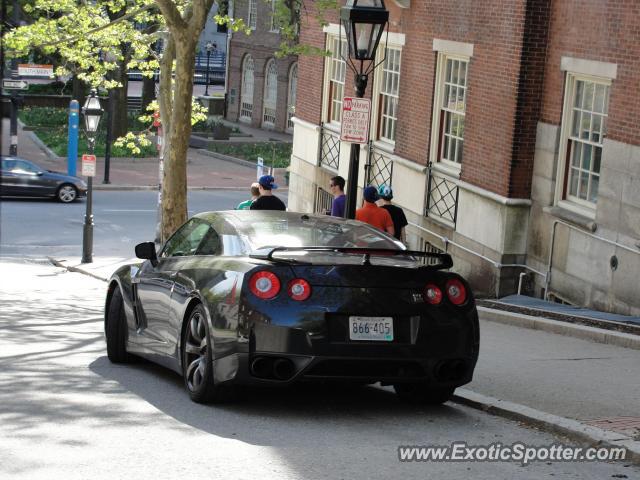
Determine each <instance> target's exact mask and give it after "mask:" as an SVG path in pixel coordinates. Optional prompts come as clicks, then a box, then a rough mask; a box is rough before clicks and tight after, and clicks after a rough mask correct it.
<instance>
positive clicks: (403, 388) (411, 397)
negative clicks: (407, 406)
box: [393, 383, 455, 405]
mask: <svg viewBox="0 0 640 480" xmlns="http://www.w3.org/2000/svg"><path fill="white" fill-rule="evenodd" d="M393 389H394V390H395V391H396V395H398V397H400V399H401V400H403V401H405V402H407V403H414V404H417V403H419V404H423V405H440V404H442V403H444V402H446V401H447V400H450V399H451V397H452V396H453V392H454V391H455V387H429V386H428V385H427V384H425V383H396V384H395V385H394V386H393Z"/></svg>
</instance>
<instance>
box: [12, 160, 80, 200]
mask: <svg viewBox="0 0 640 480" xmlns="http://www.w3.org/2000/svg"><path fill="white" fill-rule="evenodd" d="M0 159H1V160H2V174H1V175H0V178H1V179H2V186H1V188H0V195H2V196H11V197H14V196H15V197H50V198H55V199H57V200H58V201H60V202H62V203H71V202H73V201H74V200H76V199H78V198H80V197H82V196H84V195H86V193H87V184H86V183H85V182H84V180H82V179H81V178H78V177H72V176H70V175H66V174H64V173H58V172H52V171H51V170H45V169H44V168H41V167H40V166H38V165H36V164H35V163H33V162H31V161H29V160H25V159H23V158H18V157H0Z"/></svg>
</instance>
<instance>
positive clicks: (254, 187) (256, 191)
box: [236, 182, 260, 210]
mask: <svg viewBox="0 0 640 480" xmlns="http://www.w3.org/2000/svg"><path fill="white" fill-rule="evenodd" d="M259 196H260V184H259V183H258V182H254V183H252V184H251V199H250V200H245V201H244V202H240V203H239V204H238V206H237V207H236V210H249V209H250V208H251V204H252V203H253V201H254V200H255V199H256V198H258V197H259Z"/></svg>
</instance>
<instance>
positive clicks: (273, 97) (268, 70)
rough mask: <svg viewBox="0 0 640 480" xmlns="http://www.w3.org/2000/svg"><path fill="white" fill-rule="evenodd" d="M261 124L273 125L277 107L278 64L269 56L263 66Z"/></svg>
mask: <svg viewBox="0 0 640 480" xmlns="http://www.w3.org/2000/svg"><path fill="white" fill-rule="evenodd" d="M262 98H263V99H264V100H263V102H262V125H263V126H266V127H275V125H276V118H277V108H278V64H277V63H276V61H275V60H274V59H273V58H271V59H269V61H268V62H267V64H266V65H265V68H264V93H263V96H262Z"/></svg>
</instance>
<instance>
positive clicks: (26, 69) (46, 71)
mask: <svg viewBox="0 0 640 480" xmlns="http://www.w3.org/2000/svg"><path fill="white" fill-rule="evenodd" d="M18 75H19V76H21V77H49V78H52V77H53V65H38V64H35V63H21V64H19V65H18Z"/></svg>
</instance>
